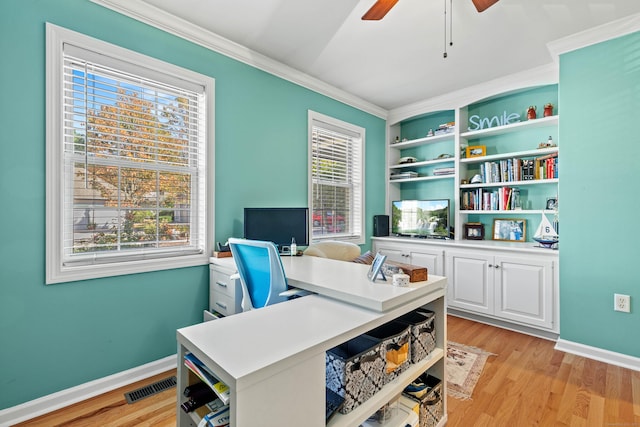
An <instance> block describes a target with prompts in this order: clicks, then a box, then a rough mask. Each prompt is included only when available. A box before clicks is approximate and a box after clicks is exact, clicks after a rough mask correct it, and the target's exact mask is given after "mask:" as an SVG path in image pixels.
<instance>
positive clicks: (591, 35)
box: [547, 13, 640, 62]
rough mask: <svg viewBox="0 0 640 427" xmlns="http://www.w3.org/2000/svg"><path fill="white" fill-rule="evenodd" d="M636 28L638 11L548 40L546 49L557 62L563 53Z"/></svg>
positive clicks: (637, 25)
mask: <svg viewBox="0 0 640 427" xmlns="http://www.w3.org/2000/svg"><path fill="white" fill-rule="evenodd" d="M638 30H640V13H636V14H634V15H630V16H627V17H625V18H622V19H618V20H615V21H612V22H609V23H606V24H603V25H599V26H597V27H594V28H591V29H588V30H585V31H581V32H579V33H575V34H572V35H570V36H567V37H563V38H561V39H558V40H555V41H552V42H549V43H547V49H549V52H550V53H551V56H552V57H553V59H554V61H556V62H558V60H559V58H560V55H562V54H563V53H567V52H571V51H573V50H577V49H582V48H583V47H587V46H591V45H594V44H597V43H601V42H604V41H607V40H611V39H614V38H616V37H621V36H625V35H627V34H631V33H634V32H636V31H638Z"/></svg>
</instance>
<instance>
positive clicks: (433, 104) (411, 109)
mask: <svg viewBox="0 0 640 427" xmlns="http://www.w3.org/2000/svg"><path fill="white" fill-rule="evenodd" d="M558 78H559V70H558V64H557V63H555V62H551V63H549V64H546V65H543V66H540V67H536V68H532V69H530V70H526V71H523V72H520V73H514V74H509V75H506V76H502V77H498V78H496V79H493V80H489V81H487V82H483V83H480V84H477V85H474V86H469V87H466V88H463V89H459V90H456V91H454V92H450V93H447V94H445V95H441V96H437V97H434V98H431V99H427V100H424V101H420V102H416V103H414V104H410V105H407V106H404V107H399V108H396V109H393V110H390V111H389V116H388V118H387V122H388V124H390V125H393V124H395V123H398V122H400V121H402V120H405V119H408V118H411V117H415V116H419V115H421V114H425V113H426V112H435V111H442V110H453V109H456V108H460V107H463V106H465V105H469V104H472V103H474V102H478V101H481V100H483V99H486V98H490V97H492V96H495V95H496V94H501V95H503V94H507V93H509V92H515V91H518V90H522V89H526V88H530V87H535V86H543V85H548V84H555V83H558Z"/></svg>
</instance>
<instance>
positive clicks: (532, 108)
mask: <svg viewBox="0 0 640 427" xmlns="http://www.w3.org/2000/svg"><path fill="white" fill-rule="evenodd" d="M535 118H536V106H535V105H530V106H529V108H528V109H527V120H532V119H535Z"/></svg>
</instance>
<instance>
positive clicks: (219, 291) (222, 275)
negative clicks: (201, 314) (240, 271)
mask: <svg viewBox="0 0 640 427" xmlns="http://www.w3.org/2000/svg"><path fill="white" fill-rule="evenodd" d="M234 273H235V271H234V270H232V269H228V268H225V267H222V266H219V265H214V264H211V265H209V309H210V310H211V311H217V312H218V313H220V314H222V315H224V316H230V315H232V314H236V313H240V312H241V311H242V308H241V306H240V304H241V303H242V286H241V285H240V280H239V279H231V277H230V276H231V275H232V274H234Z"/></svg>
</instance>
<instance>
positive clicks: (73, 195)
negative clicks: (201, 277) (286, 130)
mask: <svg viewBox="0 0 640 427" xmlns="http://www.w3.org/2000/svg"><path fill="white" fill-rule="evenodd" d="M73 34H76V33H73ZM60 45H61V47H62V48H61V51H60V57H61V58H60V70H61V71H60V73H58V79H59V81H58V82H54V84H57V85H59V86H58V87H59V91H58V92H55V91H52V93H58V94H59V98H60V99H59V104H58V105H60V108H61V112H60V113H59V114H51V115H50V117H49V118H51V117H56V119H57V121H59V124H58V125H56V126H57V129H59V130H57V131H55V132H52V133H51V135H59V137H55V136H54V137H52V138H51V139H53V140H54V141H52V143H51V146H50V147H49V149H50V151H51V159H54V160H53V161H51V162H50V160H48V162H50V165H52V167H51V168H50V169H51V170H52V172H51V173H48V175H49V176H50V177H51V178H52V179H55V181H56V182H58V183H59V187H57V188H56V187H55V186H52V190H51V192H50V191H49V188H48V193H47V197H48V198H49V199H51V200H54V201H55V200H56V199H60V202H58V203H49V202H48V204H47V205H48V209H49V208H50V205H51V206H52V207H55V206H58V207H59V210H57V211H56V212H55V216H56V218H57V221H58V222H57V224H56V223H55V221H54V222H53V223H52V224H51V225H50V227H51V228H59V230H60V231H59V233H58V234H55V233H51V234H49V233H48V238H49V235H51V236H54V238H57V239H58V240H59V241H58V242H53V244H51V245H49V243H48V250H51V251H59V256H53V257H51V258H52V259H54V261H55V262H56V263H58V264H59V268H58V270H59V271H58V273H59V272H60V271H62V272H64V271H70V270H73V269H76V270H83V271H84V273H82V274H80V276H78V277H76V276H73V275H71V276H70V277H68V279H69V280H77V279H78V278H87V277H101V276H105V275H110V274H109V272H108V270H105V269H103V270H102V272H101V273H98V274H96V275H95V276H92V275H91V274H90V273H87V271H88V269H91V266H94V267H99V266H103V267H105V266H109V265H116V264H119V265H121V266H122V265H123V263H125V264H126V263H129V264H132V265H133V264H137V265H141V264H140V263H141V262H142V263H144V262H145V261H149V260H151V261H150V262H151V264H148V266H151V265H152V264H153V265H154V266H155V267H151V268H146V269H145V268H143V269H142V270H140V271H149V270H150V269H157V267H158V266H159V265H160V264H162V263H163V262H166V261H168V260H169V259H177V258H183V257H188V256H193V255H202V256H203V257H206V254H205V252H206V251H207V247H208V245H207V236H208V235H210V230H209V231H208V230H207V227H208V226H209V225H208V223H207V199H208V197H209V194H208V191H207V159H208V156H207V154H208V153H207V142H206V141H207V131H208V126H207V120H208V119H209V117H211V116H210V115H209V114H208V112H207V98H208V97H209V94H208V92H207V87H206V86H207V84H209V83H210V82H207V83H203V84H198V83H197V81H193V80H187V79H183V78H181V76H180V75H179V74H176V73H175V72H166V71H167V70H166V69H163V64H164V63H161V64H160V66H159V67H153V66H149V65H146V64H142V63H139V62H137V63H136V62H132V61H129V60H126V59H121V58H118V57H116V56H113V55H109V54H103V53H101V52H98V51H97V50H92V49H86V48H84V47H81V46H79V45H76V44H75V43H68V42H64V43H61V44H60ZM110 46H112V45H108V46H107V48H109V47H110ZM127 52H129V51H127ZM144 58H146V57H144ZM157 62H159V61H157ZM166 65H167V66H168V67H174V66H170V65H169V64H166ZM173 71H175V69H174V70H173ZM178 71H180V69H179V70H178ZM185 72H186V70H185ZM56 126H52V128H54V129H55V128H56ZM56 139H58V140H59V142H56V141H55V140H56ZM48 156H49V154H48ZM55 159H58V160H55ZM50 193H52V194H50ZM48 227H49V225H48ZM209 227H210V226H209ZM48 259H49V255H48ZM203 259H204V258H203ZM154 262H155V264H154ZM190 265H193V264H190ZM177 266H180V265H177ZM108 268H109V267H107V269H108ZM132 268H133V267H125V268H123V269H122V270H121V271H120V272H119V273H115V274H125V273H131V272H137V270H136V269H135V268H133V269H132ZM161 268H162V267H161ZM165 268H167V267H165ZM49 271H50V268H49V267H48V279H47V280H48V283H52V282H56V281H61V279H60V278H50V277H49V276H50V275H49ZM52 271H55V269H53V270H52ZM58 275H59V274H58ZM61 276H63V275H61Z"/></svg>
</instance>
